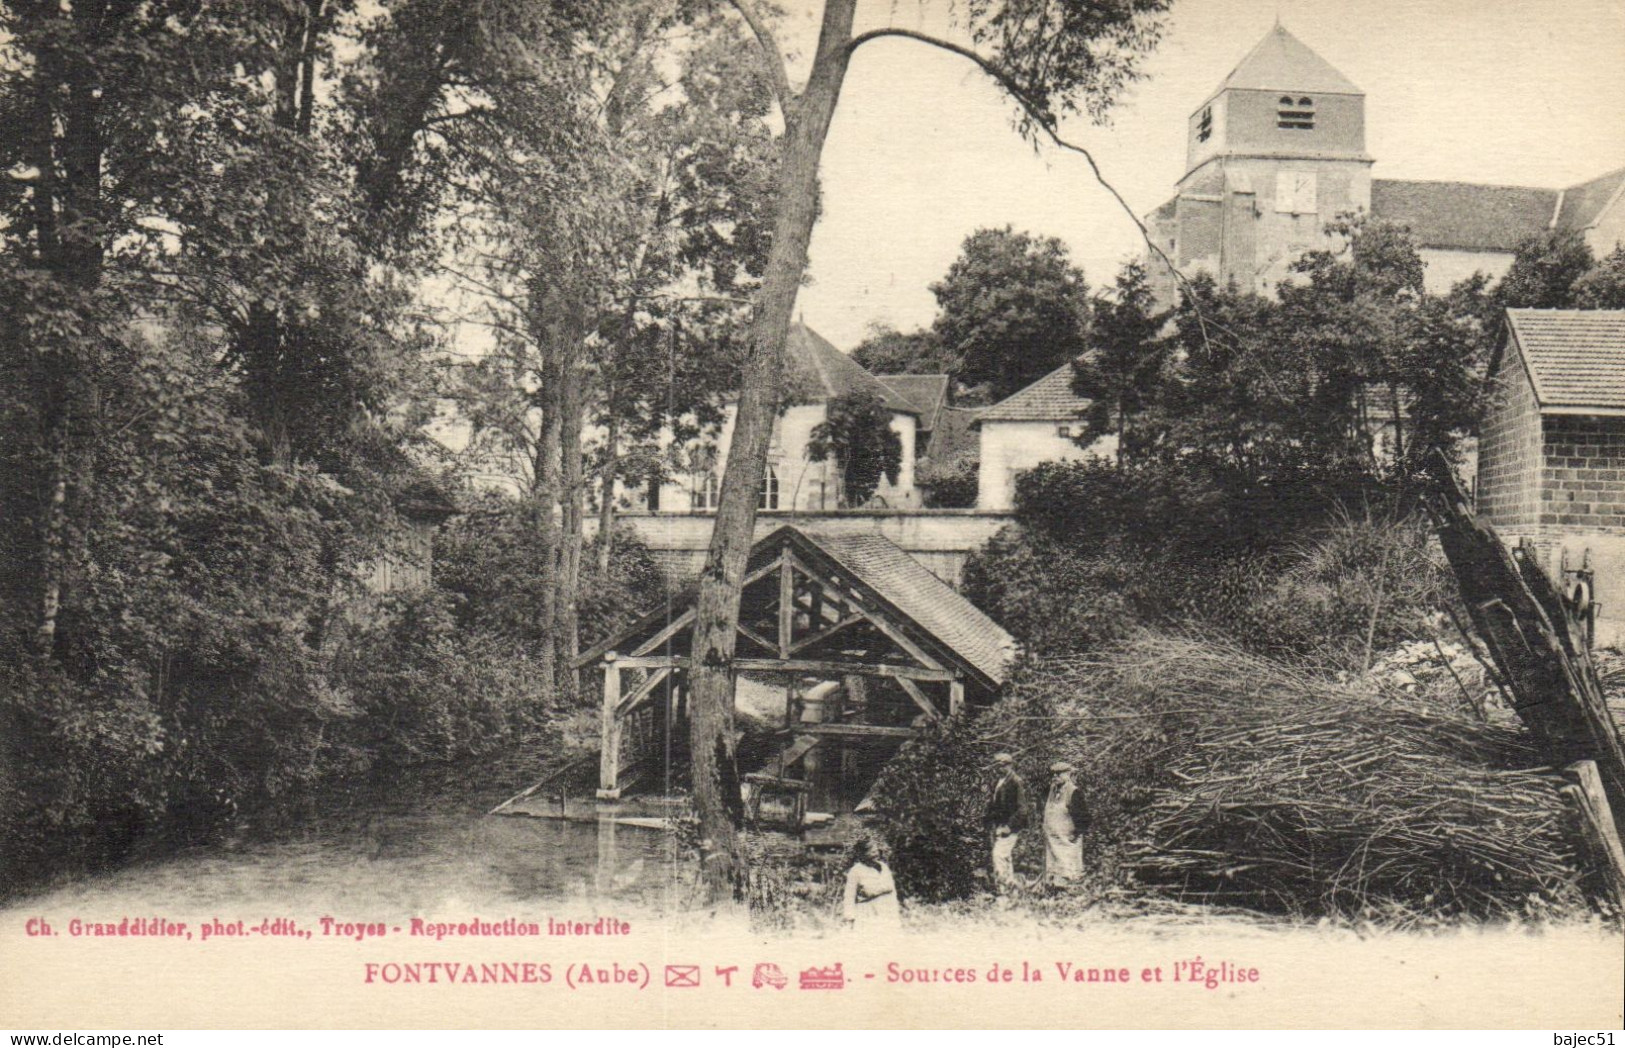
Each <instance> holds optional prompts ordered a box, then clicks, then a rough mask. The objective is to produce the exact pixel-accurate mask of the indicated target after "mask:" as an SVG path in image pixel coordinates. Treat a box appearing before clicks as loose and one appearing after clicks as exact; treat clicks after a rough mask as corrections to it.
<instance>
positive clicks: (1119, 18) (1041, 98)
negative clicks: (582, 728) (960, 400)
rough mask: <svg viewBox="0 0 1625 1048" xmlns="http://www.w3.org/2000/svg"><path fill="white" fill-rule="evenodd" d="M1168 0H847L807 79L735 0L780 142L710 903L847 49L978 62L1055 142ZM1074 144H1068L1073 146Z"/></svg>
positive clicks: (702, 768) (735, 512)
mask: <svg viewBox="0 0 1625 1048" xmlns="http://www.w3.org/2000/svg"><path fill="white" fill-rule="evenodd" d="M1171 2H1172V0H1063V2H1059V3H1057V2H1055V0H967V2H966V3H964V4H963V5H959V6H957V7H956V9H955V11H954V16H953V17H954V19H955V23H956V24H955V34H956V35H957V36H960V37H962V38H963V40H964V42H959V41H958V40H953V39H945V38H939V37H934V36H931V35H928V34H926V33H923V32H918V31H915V30H910V29H901V28H893V27H885V28H879V29H874V30H869V31H866V32H863V33H854V31H853V22H854V15H855V11H856V7H857V0H825V4H824V9H823V16H822V20H821V23H820V27H819V33H818V43H817V46H816V48H815V49H814V52H813V58H812V68H811V71H810V73H809V74H808V77H807V81H806V84H805V86H804V87H803V88H802V89H801V90H800V91H796V90H795V89H794V88H793V87H792V86H791V83H790V76H789V71H788V68H787V65H786V62H785V57H784V55H783V53H782V52H781V51H780V49H779V45H778V43H777V41H776V40H775V37H774V33H773V31H772V29H771V27H770V25H769V23H768V22H767V21H766V19H765V18H764V14H763V11H762V10H761V9H759V8H758V6H757V5H756V4H755V3H754V2H752V0H731V2H730V6H731V7H732V8H733V9H734V10H735V11H737V12H738V14H739V16H740V17H741V18H742V19H743V20H744V22H745V23H746V25H747V26H748V27H749V28H750V31H751V33H752V34H753V35H754V37H755V38H756V40H757V43H758V45H759V47H760V51H761V58H762V62H763V63H764V67H765V68H766V70H767V72H768V75H769V77H770V79H771V80H772V83H773V85H774V88H775V93H776V96H777V101H778V105H779V110H780V113H781V115H782V117H783V120H784V128H785V130H784V136H783V139H782V146H781V151H780V154H779V163H778V172H777V178H776V180H775V182H776V186H777V194H778V196H777V203H776V206H775V208H774V215H773V223H772V228H773V241H772V247H771V250H770V254H769V256H768V261H767V266H766V270H765V274H764V277H763V281H762V287H761V290H760V292H759V293H758V294H757V296H756V302H755V307H754V311H753V314H752V317H751V322H750V326H749V330H748V335H747V345H746V355H745V361H744V368H743V375H742V378H741V384H740V391H739V406H738V410H737V414H736V416H735V421H734V431H733V438H732V444H731V445H730V448H729V452H728V465H727V469H726V471H725V473H724V475H723V480H722V493H721V500H720V502H719V505H718V508H717V518H716V525H715V528H714V530H713V532H712V536H711V546H710V550H709V552H708V554H707V556H706V563H705V568H704V570H703V572H702V573H701V576H700V588H699V595H698V605H697V611H696V617H695V625H694V646H693V656H694V662H693V670H692V686H693V690H694V699H693V706H692V709H693V717H692V721H691V739H690V741H691V749H692V753H693V762H694V803H695V808H696V809H697V814H698V816H699V821H700V837H701V863H702V876H703V879H704V882H705V884H706V886H707V890H708V892H709V893H710V895H711V896H712V897H713V898H717V899H720V898H724V897H726V896H728V895H730V894H733V895H737V894H738V892H739V891H740V888H741V886H742V885H743V883H744V876H743V875H744V871H745V863H744V858H743V855H742V853H741V851H740V847H739V835H738V826H737V824H736V821H735V820H736V818H737V812H738V809H739V803H738V798H737V796H730V795H729V794H730V793H731V792H732V791H735V790H736V789H737V782H738V776H737V769H736V767H735V753H734V732H733V684H734V677H733V672H732V670H731V668H730V667H731V664H732V661H733V655H734V642H735V635H736V629H737V627H738V622H739V594H740V589H741V585H742V583H743V580H744V574H745V563H746V561H747V559H748V558H749V556H750V548H751V536H752V533H753V530H754V527H755V521H756V502H757V490H758V487H759V485H760V484H761V478H762V475H763V472H764V470H765V469H766V468H767V452H768V442H769V438H770V436H771V431H772V418H773V412H774V409H775V407H776V405H775V404H774V402H773V401H774V399H775V392H776V390H777V389H778V387H779V383H780V377H781V373H782V371H783V356H784V344H785V339H786V338H787V337H788V335H789V330H790V321H791V315H792V310H793V309H794V307H795V298H796V292H797V290H798V289H799V288H800V285H801V279H802V276H803V275H804V273H805V271H806V267H807V245H808V242H809V240H810V239H811V237H812V228H813V223H814V221H815V219H816V217H817V212H818V164H819V158H820V156H821V155H822V153H823V148H824V142H825V139H826V137H827V136H828V133H829V126H830V121H831V120H832V119H833V117H834V115H835V108H836V105H837V103H838V102H839V101H840V97H841V86H842V84H843V83H844V82H845V79H846V72H847V68H848V65H849V63H850V62H851V60H852V56H853V54H854V53H855V52H856V51H857V50H858V49H859V48H861V47H862V46H863V45H865V44H868V43H872V42H874V41H877V40H882V39H886V38H897V39H906V40H912V41H915V42H918V43H920V44H923V45H926V46H930V47H935V48H939V49H941V50H945V51H949V52H952V53H953V54H956V55H959V56H961V57H963V58H965V59H966V60H968V61H970V62H972V63H974V64H975V65H976V66H977V67H978V68H980V69H981V70H982V71H983V72H984V73H986V74H987V75H988V76H989V77H991V78H992V79H993V81H994V82H995V83H996V84H997V85H998V86H999V87H1001V88H1002V89H1003V90H1004V91H1005V93H1006V94H1007V95H1009V97H1010V98H1011V99H1012V100H1013V101H1014V102H1015V104H1016V114H1017V115H1016V123H1017V127H1018V129H1019V130H1020V131H1021V132H1022V133H1023V134H1025V135H1028V136H1030V137H1034V136H1048V137H1050V138H1051V139H1055V138H1056V134H1057V128H1058V126H1059V121H1060V118H1061V117H1062V116H1063V115H1066V114H1069V113H1076V112H1079V111H1087V112H1089V113H1090V114H1091V115H1093V116H1095V117H1097V118H1099V117H1102V116H1103V115H1104V113H1105V111H1106V109H1107V107H1108V106H1109V104H1110V102H1111V100H1112V99H1113V98H1114V97H1115V96H1116V94H1117V93H1118V91H1119V90H1120V89H1121V88H1122V86H1123V85H1124V84H1125V83H1127V82H1128V81H1129V80H1130V79H1132V78H1133V77H1134V76H1135V75H1136V74H1135V68H1136V66H1135V62H1136V59H1137V58H1138V57H1139V56H1140V55H1141V54H1143V53H1145V52H1146V51H1149V50H1150V49H1151V48H1152V47H1153V46H1154V45H1155V43H1156V40H1157V37H1158V34H1159V31H1160V21H1159V17H1158V16H1160V15H1161V14H1162V13H1163V12H1165V11H1166V10H1167V9H1168V7H1169V6H1170V4H1171ZM1074 148H1075V147H1074Z"/></svg>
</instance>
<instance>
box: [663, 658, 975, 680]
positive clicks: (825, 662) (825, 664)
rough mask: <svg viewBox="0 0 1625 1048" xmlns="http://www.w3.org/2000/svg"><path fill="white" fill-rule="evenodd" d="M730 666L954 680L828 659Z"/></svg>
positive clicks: (941, 673) (947, 673) (946, 673)
mask: <svg viewBox="0 0 1625 1048" xmlns="http://www.w3.org/2000/svg"><path fill="white" fill-rule="evenodd" d="M679 665H687V660H686V659H683V660H679ZM733 666H734V669H736V670H760V671H763V672H768V673H772V672H782V673H832V674H835V675H836V676H845V675H846V674H848V673H856V674H858V675H859V676H862V677H890V678H892V679H893V680H903V679H905V678H906V679H908V680H941V681H951V680H953V679H954V677H955V673H954V672H953V671H952V670H940V669H922V668H920V667H917V666H894V665H892V664H891V663H885V662H875V663H867V662H838V661H834V660H831V659H734V661H733Z"/></svg>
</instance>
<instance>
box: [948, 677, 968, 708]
mask: <svg viewBox="0 0 1625 1048" xmlns="http://www.w3.org/2000/svg"><path fill="white" fill-rule="evenodd" d="M964 708H965V682H964V681H962V680H956V681H950V682H949V683H948V716H950V717H957V716H959V711H960V710H963V709H964Z"/></svg>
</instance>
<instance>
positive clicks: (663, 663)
mask: <svg viewBox="0 0 1625 1048" xmlns="http://www.w3.org/2000/svg"><path fill="white" fill-rule="evenodd" d="M615 662H616V665H618V666H620V667H621V669H623V670H665V669H672V668H677V669H682V668H684V667H686V666H687V665H688V656H687V655H622V656H621V657H620V658H618V659H616V660H615Z"/></svg>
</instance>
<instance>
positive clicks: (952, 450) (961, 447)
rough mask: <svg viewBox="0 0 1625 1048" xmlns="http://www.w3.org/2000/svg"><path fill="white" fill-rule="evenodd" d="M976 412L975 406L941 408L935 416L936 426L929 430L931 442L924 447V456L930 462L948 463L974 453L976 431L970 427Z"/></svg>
mask: <svg viewBox="0 0 1625 1048" xmlns="http://www.w3.org/2000/svg"><path fill="white" fill-rule="evenodd" d="M977 414H978V411H977V409H976V408H948V407H945V408H943V409H942V413H941V414H940V415H938V416H937V426H936V428H935V429H933V430H932V431H931V443H930V444H928V445H927V446H926V449H925V455H926V457H927V458H929V459H930V460H931V461H932V462H937V463H949V462H958V461H959V460H960V459H962V458H964V457H965V456H966V455H974V454H976V452H977V450H978V448H977V444H978V442H977V439H976V431H975V430H973V429H972V428H971V427H972V425H974V424H975V422H976V416H977Z"/></svg>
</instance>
